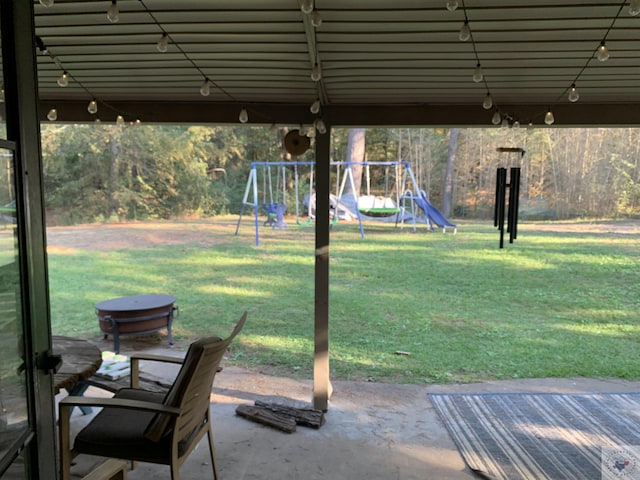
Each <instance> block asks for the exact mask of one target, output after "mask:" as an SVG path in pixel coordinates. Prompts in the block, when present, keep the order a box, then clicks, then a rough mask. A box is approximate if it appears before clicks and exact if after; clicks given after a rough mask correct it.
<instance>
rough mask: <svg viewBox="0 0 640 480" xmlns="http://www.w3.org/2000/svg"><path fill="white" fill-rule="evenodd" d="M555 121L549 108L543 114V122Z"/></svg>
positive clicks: (550, 122)
mask: <svg viewBox="0 0 640 480" xmlns="http://www.w3.org/2000/svg"><path fill="white" fill-rule="evenodd" d="M555 121H556V119H555V117H554V116H553V112H552V111H551V109H549V110H548V111H547V113H546V114H545V116H544V123H546V124H547V125H553V123H554V122H555Z"/></svg>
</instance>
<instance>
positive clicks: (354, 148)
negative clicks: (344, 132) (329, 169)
mask: <svg viewBox="0 0 640 480" xmlns="http://www.w3.org/2000/svg"><path fill="white" fill-rule="evenodd" d="M364 147H365V129H364V128H352V129H350V130H349V136H348V137H347V156H346V160H347V162H364V150H365V148H364ZM362 170H363V168H362V164H360V165H351V174H352V175H353V183H354V184H355V188H356V191H355V192H352V191H351V185H349V182H347V183H346V184H345V186H344V191H343V192H342V194H343V195H347V194H353V195H355V196H359V195H360V186H361V184H362Z"/></svg>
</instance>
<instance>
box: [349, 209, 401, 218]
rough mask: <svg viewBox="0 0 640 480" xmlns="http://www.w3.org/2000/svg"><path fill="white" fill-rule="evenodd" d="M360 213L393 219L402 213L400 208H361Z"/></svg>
mask: <svg viewBox="0 0 640 480" xmlns="http://www.w3.org/2000/svg"><path fill="white" fill-rule="evenodd" d="M358 211H359V212H360V213H362V214H364V215H367V216H369V217H381V218H382V217H391V216H393V215H396V214H397V213H400V209H399V208H384V207H381V208H359V209H358Z"/></svg>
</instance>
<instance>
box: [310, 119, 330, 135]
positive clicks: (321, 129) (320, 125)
mask: <svg viewBox="0 0 640 480" xmlns="http://www.w3.org/2000/svg"><path fill="white" fill-rule="evenodd" d="M313 126H314V127H315V128H316V130H317V131H318V133H319V134H320V135H324V134H325V133H327V126H326V125H325V124H324V121H323V120H322V119H321V118H316V119H315V120H314V121H313Z"/></svg>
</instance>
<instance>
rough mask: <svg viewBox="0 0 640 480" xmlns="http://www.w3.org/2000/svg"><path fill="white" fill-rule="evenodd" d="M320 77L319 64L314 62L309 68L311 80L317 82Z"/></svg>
mask: <svg viewBox="0 0 640 480" xmlns="http://www.w3.org/2000/svg"><path fill="white" fill-rule="evenodd" d="M321 78H322V72H321V71H320V66H319V65H318V64H317V63H316V64H315V65H314V66H313V68H312V69H311V80H313V81H314V82H319V81H320V79H321Z"/></svg>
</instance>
